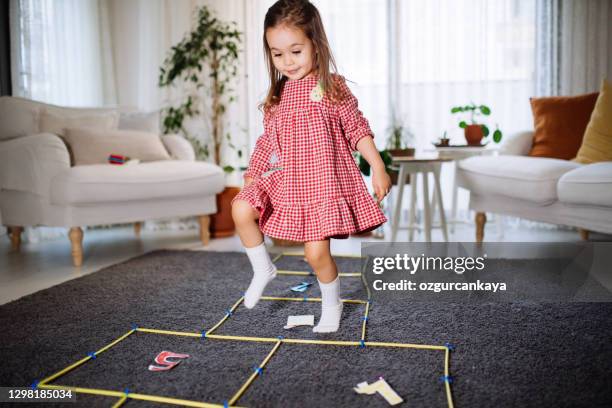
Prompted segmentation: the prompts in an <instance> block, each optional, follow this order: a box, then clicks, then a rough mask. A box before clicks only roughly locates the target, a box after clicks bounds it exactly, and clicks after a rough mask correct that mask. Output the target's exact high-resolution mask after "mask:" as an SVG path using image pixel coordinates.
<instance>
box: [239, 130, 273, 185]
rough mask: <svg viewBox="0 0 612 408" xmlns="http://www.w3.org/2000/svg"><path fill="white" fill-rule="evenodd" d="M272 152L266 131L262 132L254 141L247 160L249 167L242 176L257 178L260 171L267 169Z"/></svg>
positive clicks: (263, 171)
mask: <svg viewBox="0 0 612 408" xmlns="http://www.w3.org/2000/svg"><path fill="white" fill-rule="evenodd" d="M271 154H272V145H271V143H270V140H269V137H268V134H267V133H264V134H262V135H261V136H259V138H258V139H257V142H256V143H255V149H254V150H253V154H251V159H250V160H249V167H248V168H247V170H246V172H245V173H244V177H252V178H257V177H259V176H260V175H261V174H262V173H265V172H266V171H268V168H269V167H270V155H271Z"/></svg>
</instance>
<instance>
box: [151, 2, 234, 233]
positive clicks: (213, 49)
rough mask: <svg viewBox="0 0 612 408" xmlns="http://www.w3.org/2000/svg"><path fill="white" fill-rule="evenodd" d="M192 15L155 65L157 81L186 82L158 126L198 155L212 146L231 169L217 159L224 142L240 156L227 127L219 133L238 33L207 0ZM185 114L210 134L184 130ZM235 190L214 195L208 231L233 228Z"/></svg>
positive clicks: (231, 98) (206, 155)
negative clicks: (188, 25)
mask: <svg viewBox="0 0 612 408" xmlns="http://www.w3.org/2000/svg"><path fill="white" fill-rule="evenodd" d="M196 16H197V18H196V24H195V26H194V29H193V31H191V32H190V33H187V34H186V35H185V37H184V38H183V39H182V40H181V41H180V42H179V43H178V44H176V45H174V46H173V47H172V48H171V50H170V53H169V55H168V56H167V57H166V59H165V60H164V62H163V64H162V66H161V68H160V75H159V86H160V87H170V86H174V85H177V84H179V83H182V84H183V85H187V87H186V88H188V91H187V92H186V95H185V99H184V100H183V102H182V103H180V104H179V105H178V106H170V107H169V108H167V109H164V110H163V131H164V133H176V132H180V133H182V134H183V135H184V136H185V137H186V138H187V139H188V140H189V141H191V143H192V144H193V147H194V150H195V151H196V157H197V159H199V160H208V159H209V158H210V153H211V148H210V146H212V152H213V161H214V163H215V164H216V165H218V166H221V165H222V164H223V170H225V172H226V173H231V172H233V171H234V170H235V168H234V167H233V166H231V165H229V164H228V163H222V160H221V146H222V144H224V143H225V144H226V145H227V146H228V147H230V148H232V149H234V150H235V151H236V152H237V154H238V158H239V159H240V158H242V151H241V150H240V149H237V148H236V146H235V145H234V144H233V143H232V139H231V135H230V133H225V134H224V125H225V112H226V110H227V106H228V104H230V103H232V102H234V101H235V96H234V95H233V89H232V84H233V81H234V79H235V77H236V74H237V67H238V53H239V49H238V46H239V45H240V43H241V41H242V39H241V36H242V33H241V32H239V31H237V30H236V29H235V24H236V23H235V22H232V23H230V24H228V23H225V22H223V21H221V20H219V19H218V18H216V17H214V16H213V15H212V14H211V12H210V11H209V9H208V8H207V7H206V6H202V7H199V8H198V9H197V10H196ZM187 118H190V119H202V120H204V121H206V122H205V123H210V127H211V136H210V139H209V140H208V141H202V140H201V139H199V138H197V137H195V136H193V135H191V134H189V132H188V131H187V129H186V128H185V125H184V121H185V119H187ZM238 192H240V188H239V187H226V188H225V190H224V191H223V192H222V193H220V194H218V195H217V208H218V212H217V214H215V215H213V216H212V217H211V223H210V228H211V236H213V237H221V236H230V235H233V234H234V230H235V226H234V222H233V220H232V216H231V208H230V203H231V200H232V198H233V197H234V196H235V195H236V194H238Z"/></svg>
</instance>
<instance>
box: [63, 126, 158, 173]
mask: <svg viewBox="0 0 612 408" xmlns="http://www.w3.org/2000/svg"><path fill="white" fill-rule="evenodd" d="M65 140H66V142H67V143H68V145H69V146H70V149H71V151H72V155H73V158H74V165H76V166H79V165H84V164H102V163H108V156H110V155H111V154H117V155H121V156H128V157H129V158H130V159H138V160H140V161H141V162H149V161H158V160H170V155H169V154H168V152H167V151H166V148H165V147H164V144H163V143H162V141H161V139H160V137H159V135H156V134H154V133H149V132H140V131H136V130H99V129H97V128H67V129H66V134H65Z"/></svg>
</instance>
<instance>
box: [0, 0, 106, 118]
mask: <svg viewBox="0 0 612 408" xmlns="http://www.w3.org/2000/svg"><path fill="white" fill-rule="evenodd" d="M10 14H11V42H12V45H11V64H12V72H13V94H14V95H16V96H22V97H25V98H29V99H35V100H39V101H43V102H47V103H53V104H58V105H64V106H102V105H113V104H115V102H116V97H115V83H114V73H113V64H112V55H111V49H110V33H109V20H108V18H109V16H108V8H107V2H106V1H104V0H61V1H59V0H11V3H10Z"/></svg>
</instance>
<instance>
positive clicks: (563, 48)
mask: <svg viewBox="0 0 612 408" xmlns="http://www.w3.org/2000/svg"><path fill="white" fill-rule="evenodd" d="M537 22H538V32H537V67H538V70H537V72H536V73H537V88H536V92H537V94H538V95H541V96H556V95H577V94H582V93H588V92H595V91H598V90H599V88H600V86H601V80H602V79H603V78H608V79H610V78H612V23H611V22H612V1H611V0H589V1H575V0H538V2H537Z"/></svg>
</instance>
